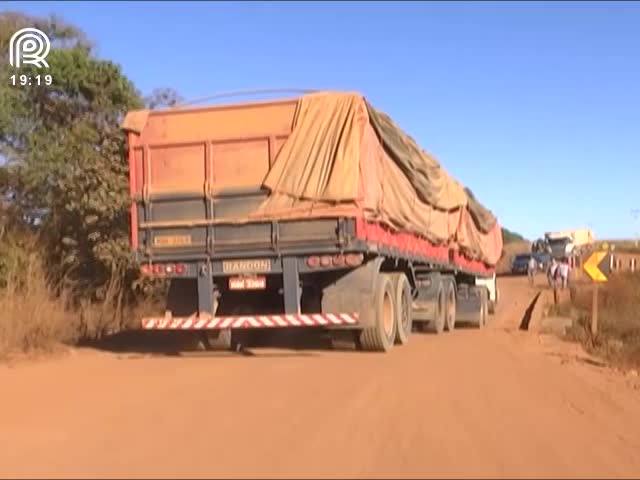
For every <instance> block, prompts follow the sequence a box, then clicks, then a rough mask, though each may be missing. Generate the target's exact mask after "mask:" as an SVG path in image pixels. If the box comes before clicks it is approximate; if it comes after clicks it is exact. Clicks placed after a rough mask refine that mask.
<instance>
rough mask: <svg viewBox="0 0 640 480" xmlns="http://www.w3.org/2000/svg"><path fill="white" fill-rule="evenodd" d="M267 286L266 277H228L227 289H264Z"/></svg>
mask: <svg viewBox="0 0 640 480" xmlns="http://www.w3.org/2000/svg"><path fill="white" fill-rule="evenodd" d="M265 288H267V278H266V277H263V276H260V277H230V278H229V290H264V289H265Z"/></svg>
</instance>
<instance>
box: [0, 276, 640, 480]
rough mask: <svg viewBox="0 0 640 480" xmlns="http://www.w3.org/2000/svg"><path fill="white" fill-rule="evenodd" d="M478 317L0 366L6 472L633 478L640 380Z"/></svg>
mask: <svg viewBox="0 0 640 480" xmlns="http://www.w3.org/2000/svg"><path fill="white" fill-rule="evenodd" d="M499 286H500V289H501V298H502V300H503V302H504V303H503V304H501V305H500V306H499V308H498V311H497V314H496V316H495V317H494V319H493V323H492V324H491V325H490V327H489V328H487V329H485V330H482V331H477V330H474V329H461V330H456V331H455V332H454V333H453V334H443V335H440V336H436V335H427V334H414V335H413V336H412V337H411V339H410V342H409V345H407V346H406V347H402V348H396V349H394V350H393V351H392V352H390V353H389V354H386V355H384V354H375V353H361V352H335V351H329V350H292V349H289V350H287V349H268V348H260V349H255V350H254V351H253V353H254V354H255V355H254V356H240V355H207V356H202V355H193V356H188V357H171V356H166V355H165V356H163V355H158V356H151V357H149V356H140V355H138V356H133V357H132V356H127V355H121V354H115V353H108V352H99V351H95V350H78V351H76V352H75V353H74V354H73V355H71V356H69V357H67V358H64V359H61V360H52V361H46V362H39V363H35V364H29V365H18V366H15V367H13V368H8V367H0V384H1V385H2V392H3V395H2V405H3V407H4V408H2V409H0V425H1V426H2V428H0V445H2V446H3V447H2V449H0V476H3V477H34V476H39V477H40V476H47V477H66V478H69V477H85V476H89V477H111V478H113V477H123V478H134V477H163V478H169V477H170V478H175V477H224V478H232V477H245V478H246V477H272V478H273V477H287V478H300V477H341V478H344V477H387V478H388V477H392V476H399V477H422V478H424V477H462V476H464V477H496V476H499V477H511V478H514V477H549V478H551V477H553V478H557V477H577V476H579V477H584V476H589V477H605V476H606V477H616V478H622V477H628V478H633V477H636V478H637V477H638V476H640V454H639V453H638V452H640V401H639V400H640V391H638V390H634V389H633V388H632V386H630V385H629V384H628V382H627V380H626V379H625V378H623V377H621V376H619V375H615V374H614V373H612V371H610V370H609V369H607V368H602V367H597V366H594V365H592V364H590V363H589V362H587V361H585V360H586V359H587V358H586V356H585V355H584V354H583V353H582V352H581V351H580V349H579V348H578V347H577V346H575V345H572V344H568V343H564V342H561V341H559V340H554V339H553V338H551V337H544V336H540V335H538V334H535V333H533V332H524V331H520V330H519V326H520V322H521V319H522V315H523V312H524V310H525V309H526V308H527V306H528V305H529V303H530V301H531V298H532V297H533V295H534V293H535V292H534V290H532V289H530V288H529V287H528V286H527V285H526V279H522V278H505V279H501V281H500V284H499Z"/></svg>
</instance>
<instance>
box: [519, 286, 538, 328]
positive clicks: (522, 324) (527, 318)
mask: <svg viewBox="0 0 640 480" xmlns="http://www.w3.org/2000/svg"><path fill="white" fill-rule="evenodd" d="M541 294H542V292H538V293H536V296H535V297H533V300H531V303H530V304H529V306H528V307H527V309H526V310H525V312H524V316H523V317H522V321H521V322H520V330H529V323H530V322H531V314H532V313H533V309H534V308H535V306H536V303H538V299H539V298H540V295H541Z"/></svg>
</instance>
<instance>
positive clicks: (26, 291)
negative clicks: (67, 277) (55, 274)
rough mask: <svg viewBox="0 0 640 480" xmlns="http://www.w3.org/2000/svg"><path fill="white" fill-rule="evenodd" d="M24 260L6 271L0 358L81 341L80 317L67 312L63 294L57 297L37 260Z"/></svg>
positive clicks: (31, 257)
mask: <svg viewBox="0 0 640 480" xmlns="http://www.w3.org/2000/svg"><path fill="white" fill-rule="evenodd" d="M22 260H23V261H22V262H20V263H19V264H16V265H13V266H12V265H10V266H9V269H7V270H6V271H5V277H4V280H5V285H4V288H2V289H1V290H0V357H5V358H6V357H7V356H9V355H10V354H12V353H31V352H34V351H52V350H53V349H54V348H55V347H56V346H57V345H59V344H60V343H68V342H73V341H75V340H77V338H78V331H79V329H78V321H77V316H74V315H71V314H69V312H68V311H67V309H66V308H65V305H66V303H67V302H66V296H65V295H64V294H62V295H54V293H53V291H52V289H51V288H50V286H49V285H48V284H47V282H46V280H45V275H44V270H43V268H42V264H41V262H40V260H39V259H38V256H37V255H36V254H31V255H28V256H27V257H26V258H24V259H22ZM23 269H24V270H23Z"/></svg>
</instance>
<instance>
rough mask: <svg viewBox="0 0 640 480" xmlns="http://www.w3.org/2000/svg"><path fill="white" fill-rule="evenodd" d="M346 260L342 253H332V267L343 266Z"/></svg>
mask: <svg viewBox="0 0 640 480" xmlns="http://www.w3.org/2000/svg"><path fill="white" fill-rule="evenodd" d="M345 262H346V260H345V258H344V255H334V256H333V266H334V267H342V266H344V264H345Z"/></svg>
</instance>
